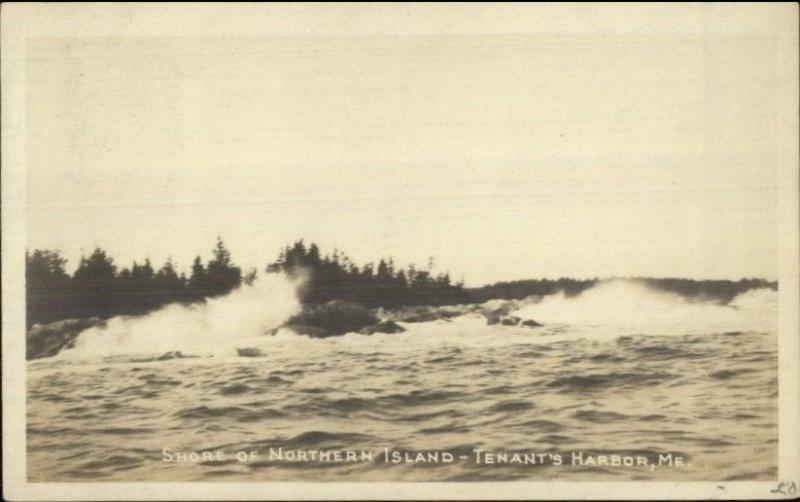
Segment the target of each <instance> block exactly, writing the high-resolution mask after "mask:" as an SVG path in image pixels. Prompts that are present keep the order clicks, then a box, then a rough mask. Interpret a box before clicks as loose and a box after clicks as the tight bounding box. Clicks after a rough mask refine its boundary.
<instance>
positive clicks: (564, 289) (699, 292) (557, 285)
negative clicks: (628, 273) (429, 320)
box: [468, 277, 778, 304]
mask: <svg viewBox="0 0 800 502" xmlns="http://www.w3.org/2000/svg"><path fill="white" fill-rule="evenodd" d="M623 279H624V280H626V281H630V282H636V283H639V284H642V285H644V286H647V287H648V288H651V289H655V290H658V291H664V292H666V293H673V294H676V295H679V296H682V297H684V298H690V299H695V300H712V301H716V302H718V303H721V304H727V303H729V302H730V301H731V300H733V299H734V298H735V297H736V296H737V295H739V294H741V293H744V292H745V291H749V290H751V289H758V288H770V289H773V290H777V289H778V283H777V282H770V281H766V280H764V279H740V280H738V281H731V280H727V279H720V280H696V279H683V278H653V277H626V278H623ZM599 282H601V279H598V278H594V279H583V280H580V279H570V278H566V277H562V278H560V279H555V280H553V279H529V280H522V281H510V282H498V283H495V284H491V285H487V286H481V287H479V288H472V289H469V290H468V292H469V294H470V296H471V297H472V299H473V301H475V302H485V301H487V300H491V299H493V298H501V299H504V300H521V299H523V298H527V297H529V296H534V295H536V296H546V295H551V294H553V293H564V295H565V296H568V297H569V296H577V295H579V294H581V293H582V292H584V291H586V290H587V289H590V288H592V287H594V286H595V285H597V284H598V283H599Z"/></svg>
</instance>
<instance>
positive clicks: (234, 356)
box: [27, 282, 778, 481]
mask: <svg viewBox="0 0 800 502" xmlns="http://www.w3.org/2000/svg"><path fill="white" fill-rule="evenodd" d="M295 287H296V285H293V284H278V283H272V284H267V285H262V286H257V287H255V288H252V289H251V290H247V291H240V292H235V293H234V294H232V295H230V297H226V298H223V299H220V300H215V301H213V302H210V303H209V305H206V306H203V307H198V308H189V309H187V308H183V307H180V308H179V307H170V308H168V309H165V310H164V311H162V312H158V313H156V314H153V315H151V316H149V317H148V318H144V319H133V320H118V321H114V322H111V323H109V326H108V328H106V329H93V330H89V331H88V332H86V333H84V334H82V335H81V336H80V337H79V339H78V343H77V344H76V348H75V349H72V350H67V351H65V352H63V353H62V354H59V355H58V356H56V357H53V358H48V359H40V360H34V361H29V362H28V377H27V385H28V411H27V415H28V422H27V423H28V426H27V448H28V457H27V459H28V460H27V470H28V478H29V480H31V481H388V480H392V481H489V480H552V479H565V480H594V481H598V480H606V481H618V480H766V479H774V478H775V477H776V476H777V389H778V383H777V351H776V349H777V337H776V326H775V319H776V293H775V292H774V291H770V290H755V291H750V292H747V293H743V294H742V295H740V296H739V297H737V298H736V299H735V300H734V301H733V302H731V304H729V305H727V306H723V305H717V304H714V303H711V302H698V301H695V302H691V301H688V300H685V299H682V298H679V297H677V296H674V295H669V294H665V293H660V292H656V291H651V290H647V289H645V288H644V287H642V286H638V285H634V284H630V283H625V282H614V283H608V284H604V285H601V286H597V287H596V288H594V289H592V290H590V291H587V292H585V293H584V294H582V295H580V296H578V297H575V298H565V297H563V296H561V295H554V296H551V297H546V298H544V299H542V300H541V301H529V302H523V305H522V307H521V308H520V309H519V310H517V311H516V312H515V313H514V314H515V315H518V316H520V317H523V318H531V319H536V320H537V321H539V322H542V323H544V324H545V326H543V327H540V328H535V329H532V328H529V327H517V326H500V325H492V326H489V325H487V324H486V319H485V318H484V317H483V316H482V315H480V314H476V313H471V312H467V311H466V309H465V314H464V315H463V316H460V317H455V318H452V319H449V320H438V321H431V322H426V323H405V324H403V326H404V327H405V328H407V331H406V332H404V333H398V334H387V335H373V336H366V335H358V334H348V335H345V336H341V337H335V338H327V339H311V338H307V337H304V336H299V335H295V334H293V333H291V332H289V331H287V330H281V331H280V332H278V334H276V335H274V336H268V335H264V334H263V333H264V332H265V328H266V327H268V326H269V325H274V323H275V322H279V320H280V319H285V318H286V317H287V316H288V315H291V313H292V312H295V311H296V310H297V309H298V308H299V307H298V305H296V300H295V299H294V294H293V291H294V288H295ZM490 303H491V302H490ZM240 354H242V355H240ZM203 452H205V454H204V453H203ZM322 452H324V453H325V454H326V455H327V456H326V457H325V458H324V459H323V458H322V457H320V455H321V453H322ZM337 452H338V455H339V457H338V460H337V457H336V455H337ZM348 452H351V453H348ZM348 455H352V456H350V457H348ZM448 455H449V456H448ZM450 457H452V459H451V458H450ZM642 458H643V459H645V460H641V459H642ZM678 458H680V460H679V461H678V460H677V459H678ZM558 459H560V460H558ZM603 459H604V460H603ZM629 459H630V460H629ZM625 462H632V463H633V465H626V464H625ZM615 463H616V464H619V465H615ZM670 464H671V465H670Z"/></svg>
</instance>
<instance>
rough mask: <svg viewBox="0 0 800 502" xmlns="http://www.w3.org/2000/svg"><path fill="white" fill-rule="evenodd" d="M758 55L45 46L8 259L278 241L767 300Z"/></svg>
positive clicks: (354, 41) (472, 42) (539, 40)
mask: <svg viewBox="0 0 800 502" xmlns="http://www.w3.org/2000/svg"><path fill="white" fill-rule="evenodd" d="M774 51H775V47H774V39H773V38H771V37H770V36H768V35H764V36H759V35H747V34H744V35H709V36H701V35H693V34H687V35H654V36H646V35H636V36H633V35H625V36H621V35H620V36H580V37H574V36H562V35H559V36H555V35H551V36H544V35H530V36H529V35H503V36H495V35H465V36H459V35H445V36H413V37H412V36H370V37H310V36H309V37H284V38H269V37H252V38H251V37H228V38H179V37H175V38H160V37H154V38H117V39H109V38H52V39H29V41H28V50H27V83H26V85H27V107H28V115H27V124H26V127H27V131H28V133H27V166H28V171H27V226H26V227H27V232H28V235H27V240H28V246H29V248H30V249H33V248H55V249H60V250H61V251H62V252H63V253H64V254H65V256H67V257H68V258H69V259H70V265H69V268H70V270H71V269H72V268H73V267H74V266H75V265H76V263H77V261H78V259H79V258H80V255H81V250H82V249H83V250H84V252H89V251H91V249H92V248H93V247H94V246H95V245H100V246H103V247H104V248H106V249H107V250H108V252H109V253H110V254H111V255H112V256H113V257H115V258H116V259H117V260H118V262H119V263H120V264H121V265H129V264H130V262H131V261H132V260H133V259H141V258H143V257H145V256H149V257H150V258H151V259H152V260H153V261H154V262H156V264H160V263H161V262H163V260H164V259H165V258H166V257H167V255H171V256H172V257H173V258H174V259H175V260H177V262H178V264H179V266H180V267H181V268H182V269H184V270H188V267H189V265H190V262H191V259H192V257H193V256H194V255H195V254H197V253H202V254H203V256H204V257H207V256H208V255H209V251H210V249H211V248H212V246H213V245H214V240H215V238H216V236H217V235H221V236H222V237H223V238H224V240H225V241H226V243H227V244H228V246H229V248H230V249H231V251H232V253H233V257H234V260H235V261H236V262H237V263H239V264H242V265H244V266H258V268H259V269H263V267H264V265H265V264H266V263H267V262H268V261H270V260H272V259H273V258H274V257H275V256H276V254H277V252H278V250H279V248H280V247H281V246H282V245H284V244H287V243H289V242H291V241H293V240H295V239H300V238H305V239H307V240H314V241H315V242H318V243H319V244H320V245H321V246H322V248H323V251H324V250H331V249H332V248H333V247H338V248H340V249H342V250H344V251H345V252H347V253H348V254H349V255H350V256H351V257H352V258H354V259H355V260H356V261H357V262H362V263H363V262H364V261H368V260H376V259H377V258H379V257H380V256H381V255H384V256H388V255H392V256H393V257H394V258H395V261H396V262H398V263H400V264H407V263H409V262H416V263H418V264H424V263H426V262H427V257H428V256H434V257H435V258H436V261H437V264H438V267H439V268H441V269H448V270H450V272H451V273H452V274H453V276H454V277H456V278H459V277H461V276H463V277H464V278H465V279H466V281H467V284H469V285H479V284H482V283H486V282H492V281H497V280H510V279H524V278H533V277H554V278H555V277H559V276H578V277H593V276H612V275H648V276H685V277H696V278H733V279H738V278H740V277H743V276H759V277H767V278H771V279H772V278H775V277H776V214H775V211H776V167H775V166H776V160H775V156H776V153H775V144H774V140H773V138H774V135H775V131H776V120H775V115H776V111H777V110H778V108H777V107H778V106H779V105H780V104H779V103H777V102H776V99H775V88H776V78H775V64H774Z"/></svg>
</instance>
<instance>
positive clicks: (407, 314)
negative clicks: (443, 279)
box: [381, 306, 470, 322]
mask: <svg viewBox="0 0 800 502" xmlns="http://www.w3.org/2000/svg"><path fill="white" fill-rule="evenodd" d="M469 311H470V309H469V308H468V307H464V306H446V307H429V306H414V307H402V308H398V309H393V310H389V311H382V315H381V317H385V318H386V319H389V320H392V321H398V322H431V321H439V320H449V319H452V318H453V317H458V316H462V315H464V314H466V313H467V312H469Z"/></svg>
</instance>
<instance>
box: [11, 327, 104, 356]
mask: <svg viewBox="0 0 800 502" xmlns="http://www.w3.org/2000/svg"><path fill="white" fill-rule="evenodd" d="M103 325H105V321H104V320H102V319H100V318H99V317H91V318H88V319H65V320H63V321H56V322H52V323H49V324H36V325H34V326H33V328H31V330H30V331H28V333H27V334H26V336H25V341H26V347H25V358H26V359H28V360H30V359H39V358H42V357H52V356H54V355H56V354H58V353H59V352H61V351H62V350H64V349H69V348H72V347H74V346H75V339H76V338H78V335H80V334H81V333H82V332H83V331H84V330H87V329H89V328H92V327H95V326H103Z"/></svg>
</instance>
